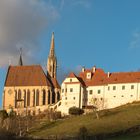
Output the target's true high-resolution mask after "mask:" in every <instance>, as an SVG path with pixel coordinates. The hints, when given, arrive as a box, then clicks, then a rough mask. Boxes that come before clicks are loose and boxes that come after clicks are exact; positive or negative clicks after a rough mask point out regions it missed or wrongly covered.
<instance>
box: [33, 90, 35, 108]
mask: <svg viewBox="0 0 140 140" xmlns="http://www.w3.org/2000/svg"><path fill="white" fill-rule="evenodd" d="M33 106H35V89H34V90H33Z"/></svg>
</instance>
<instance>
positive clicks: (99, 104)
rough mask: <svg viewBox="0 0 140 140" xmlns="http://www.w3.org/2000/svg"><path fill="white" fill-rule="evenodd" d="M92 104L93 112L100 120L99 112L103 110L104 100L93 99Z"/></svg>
mask: <svg viewBox="0 0 140 140" xmlns="http://www.w3.org/2000/svg"><path fill="white" fill-rule="evenodd" d="M91 104H92V107H93V112H95V115H96V118H97V119H99V113H98V112H99V110H101V109H103V105H104V99H103V98H96V97H93V98H92V99H91Z"/></svg>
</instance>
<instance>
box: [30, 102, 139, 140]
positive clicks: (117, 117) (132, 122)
mask: <svg viewBox="0 0 140 140" xmlns="http://www.w3.org/2000/svg"><path fill="white" fill-rule="evenodd" d="M99 116H100V119H99V120H97V119H96V117H95V114H94V113H91V114H87V115H81V116H72V117H69V118H67V119H62V120H58V121H54V122H50V121H48V120H46V119H43V120H42V121H41V122H40V124H38V125H36V126H34V128H32V129H31V130H30V135H33V136H38V137H46V136H48V135H57V136H62V135H69V136H76V135H77V134H78V132H79V129H80V128H81V127H83V126H84V127H86V128H87V130H88V134H89V135H98V134H107V135H108V134H112V133H116V132H124V131H125V130H129V129H130V128H133V127H135V126H138V125H139V124H140V102H137V103H133V104H127V105H124V106H121V107H118V108H115V109H110V110H104V111H100V112H99ZM132 130H133V129H132ZM139 131H140V130H139ZM139 131H138V130H137V131H136V132H135V133H136V134H135V135H137V136H138V135H139ZM133 135H134V134H133ZM120 139H121V138H120ZM139 139H140V137H139ZM114 140H115V139H114Z"/></svg>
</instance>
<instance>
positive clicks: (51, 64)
mask: <svg viewBox="0 0 140 140" xmlns="http://www.w3.org/2000/svg"><path fill="white" fill-rule="evenodd" d="M56 71H57V58H56V56H55V44H54V32H53V33H52V39H51V46H50V53H49V57H48V62H47V75H48V76H49V77H50V78H56Z"/></svg>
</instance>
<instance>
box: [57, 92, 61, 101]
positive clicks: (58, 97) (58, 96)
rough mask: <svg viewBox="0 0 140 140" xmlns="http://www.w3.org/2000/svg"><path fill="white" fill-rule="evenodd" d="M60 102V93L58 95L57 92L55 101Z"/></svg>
mask: <svg viewBox="0 0 140 140" xmlns="http://www.w3.org/2000/svg"><path fill="white" fill-rule="evenodd" d="M59 100H60V93H59V91H58V92H57V101H59Z"/></svg>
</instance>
